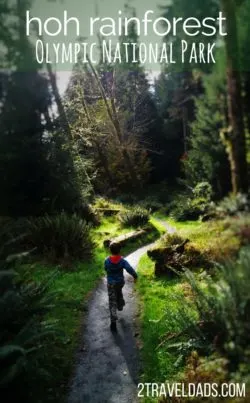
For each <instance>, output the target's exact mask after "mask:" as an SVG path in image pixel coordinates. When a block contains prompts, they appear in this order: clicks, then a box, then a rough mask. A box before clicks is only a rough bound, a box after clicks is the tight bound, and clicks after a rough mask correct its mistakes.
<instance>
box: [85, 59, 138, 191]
mask: <svg viewBox="0 0 250 403" xmlns="http://www.w3.org/2000/svg"><path fill="white" fill-rule="evenodd" d="M88 62H89V65H90V68H91V70H92V72H93V74H94V77H95V79H96V82H97V84H98V87H99V89H100V92H101V96H102V99H103V101H104V104H105V107H106V111H107V114H108V117H109V119H110V121H111V123H112V125H113V128H114V132H115V134H116V137H117V139H118V141H119V144H120V147H121V152H122V155H123V158H124V161H125V163H126V165H127V168H128V172H129V175H130V179H131V184H132V185H134V187H136V188H138V187H140V181H139V180H138V177H137V174H136V171H135V169H134V166H133V163H132V161H131V158H130V155H129V153H128V152H127V150H126V148H125V147H124V143H123V135H122V129H121V125H120V122H119V119H118V116H117V111H116V106H115V101H114V98H113V97H111V106H110V104H109V102H108V99H107V96H106V94H105V91H104V88H103V86H102V83H101V81H100V79H99V77H98V75H97V72H96V70H95V68H94V66H93V64H92V63H91V61H90V59H89V58H88Z"/></svg>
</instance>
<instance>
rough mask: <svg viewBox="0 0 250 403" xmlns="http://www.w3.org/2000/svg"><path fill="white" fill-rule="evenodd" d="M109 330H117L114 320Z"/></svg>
mask: <svg viewBox="0 0 250 403" xmlns="http://www.w3.org/2000/svg"><path fill="white" fill-rule="evenodd" d="M110 330H111V332H117V327H116V322H111V324H110Z"/></svg>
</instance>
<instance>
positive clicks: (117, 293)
mask: <svg viewBox="0 0 250 403" xmlns="http://www.w3.org/2000/svg"><path fill="white" fill-rule="evenodd" d="M123 286H124V284H123V283H121V284H108V296H109V310H110V319H111V322H115V321H116V320H117V313H116V311H117V309H118V310H119V311H121V310H122V308H123V307H124V305H125V301H124V299H123V294H122V287H123Z"/></svg>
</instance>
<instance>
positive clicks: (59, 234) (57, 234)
mask: <svg viewBox="0 0 250 403" xmlns="http://www.w3.org/2000/svg"><path fill="white" fill-rule="evenodd" d="M28 232H29V233H28V239H29V243H30V245H31V246H32V247H36V248H37V252H38V254H39V255H40V256H41V257H43V258H45V259H48V260H50V261H52V262H62V263H67V262H70V261H72V260H79V259H89V258H90V257H91V256H92V252H93V241H92V238H91V235H90V226H89V225H88V224H87V223H86V221H84V220H82V219H81V218H80V217H79V216H77V215H75V214H74V215H68V214H66V213H64V212H62V213H60V214H58V215H55V216H49V215H45V216H44V217H38V218H33V219H30V220H29V221H28Z"/></svg>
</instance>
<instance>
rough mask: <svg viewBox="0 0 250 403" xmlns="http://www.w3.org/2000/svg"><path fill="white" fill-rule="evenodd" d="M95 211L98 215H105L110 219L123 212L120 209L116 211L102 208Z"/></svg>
mask: <svg viewBox="0 0 250 403" xmlns="http://www.w3.org/2000/svg"><path fill="white" fill-rule="evenodd" d="M95 211H96V212H97V213H101V214H103V215H104V216H107V217H109V216H112V215H116V214H118V213H120V211H121V210H120V209H115V208H102V207H98V208H95Z"/></svg>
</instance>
